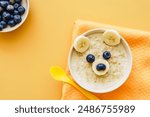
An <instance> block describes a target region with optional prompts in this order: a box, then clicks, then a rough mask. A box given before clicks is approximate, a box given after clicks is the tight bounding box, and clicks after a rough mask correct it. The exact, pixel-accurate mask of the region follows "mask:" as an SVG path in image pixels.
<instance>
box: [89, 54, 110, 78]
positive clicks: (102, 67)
mask: <svg viewBox="0 0 150 117" xmlns="http://www.w3.org/2000/svg"><path fill="white" fill-rule="evenodd" d="M110 58H111V53H110V52H109V51H105V52H104V53H103V59H97V60H95V56H94V55H93V54H88V55H87V57H86V60H87V62H89V63H92V69H93V71H94V73H95V74H96V75H99V76H101V75H105V74H106V73H107V72H108V70H109V63H108V61H107V60H108V59H110Z"/></svg>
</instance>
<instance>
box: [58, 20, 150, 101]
mask: <svg viewBox="0 0 150 117" xmlns="http://www.w3.org/2000/svg"><path fill="white" fill-rule="evenodd" d="M98 27H101V28H113V29H116V30H117V31H118V32H119V33H120V34H121V35H122V36H123V37H124V38H125V40H126V41H127V42H128V44H129V46H130V47H131V51H132V55H133V67H132V71H131V74H130V76H129V78H128V80H127V81H126V82H125V84H123V85H122V86H121V87H120V88H118V89H116V90H115V91H112V92H109V93H104V94H94V95H96V96H97V97H99V98H100V99H103V100H124V99H127V100H128V99H130V100H137V99H144V100H146V99H150V32H145V31H138V30H133V29H127V28H122V27H116V26H111V25H106V24H101V23H96V22H90V21H84V20H77V21H76V22H75V24H74V28H73V36H72V39H73V40H74V39H75V37H76V36H78V35H80V34H82V33H84V32H85V31H87V30H89V29H93V28H98ZM68 74H69V70H68ZM61 99H63V100H85V99H87V98H86V97H85V96H84V95H83V94H81V93H80V92H79V91H78V90H76V89H75V88H74V87H73V86H71V85H69V84H65V83H64V85H63V91H62V97H61Z"/></svg>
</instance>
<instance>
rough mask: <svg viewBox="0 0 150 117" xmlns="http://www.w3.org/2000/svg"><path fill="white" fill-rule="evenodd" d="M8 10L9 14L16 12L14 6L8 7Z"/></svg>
mask: <svg viewBox="0 0 150 117" xmlns="http://www.w3.org/2000/svg"><path fill="white" fill-rule="evenodd" d="M6 9H7V11H8V12H13V11H14V6H13V5H8V6H7V8H6Z"/></svg>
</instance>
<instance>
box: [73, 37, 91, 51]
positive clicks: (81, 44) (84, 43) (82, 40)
mask: <svg viewBox="0 0 150 117" xmlns="http://www.w3.org/2000/svg"><path fill="white" fill-rule="evenodd" d="M73 46H74V48H75V50H76V51H77V52H80V53H83V52H85V51H86V50H87V49H88V48H89V47H90V40H89V39H88V38H87V37H85V36H79V37H77V38H76V39H75V40H74V44H73Z"/></svg>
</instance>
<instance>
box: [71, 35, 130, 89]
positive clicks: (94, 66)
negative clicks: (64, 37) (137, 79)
mask: <svg viewBox="0 0 150 117" xmlns="http://www.w3.org/2000/svg"><path fill="white" fill-rule="evenodd" d="M108 36H109V39H110V38H111V39H112V37H111V36H114V35H111V34H109V35H107V34H106V37H108ZM84 38H85V39H88V41H89V42H88V43H87V41H82V42H85V43H82V45H81V43H80V47H79V43H78V46H77V47H78V48H81V47H82V46H85V45H87V44H88V45H89V46H87V47H86V49H85V50H81V51H78V49H76V47H75V46H74V48H73V49H72V52H71V57H70V69H71V72H72V74H74V77H76V81H77V83H79V82H80V84H82V86H83V87H88V89H91V90H92V89H95V90H96V89H105V88H108V87H110V86H112V85H115V83H117V82H120V80H121V78H123V77H125V76H124V75H125V74H126V72H127V71H126V70H127V69H128V68H129V64H128V61H129V60H128V55H127V53H126V49H125V48H124V46H123V44H122V40H114V41H112V40H106V41H105V40H104V39H103V38H104V33H102V32H95V33H91V34H88V35H86V36H85V37H84ZM119 39H120V37H119ZM82 40H83V38H82ZM107 41H109V42H107ZM110 41H112V42H110ZM115 41H116V42H115ZM78 42H79V41H78ZM114 42H115V43H114ZM74 43H75V42H74ZM113 43H114V44H113Z"/></svg>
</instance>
